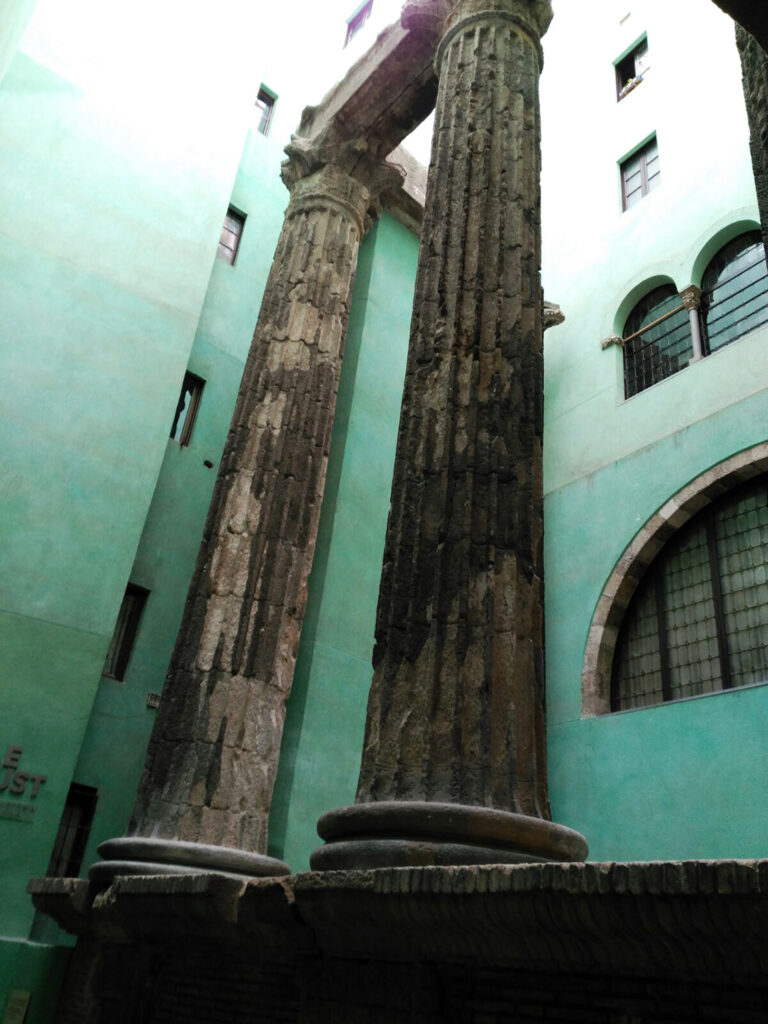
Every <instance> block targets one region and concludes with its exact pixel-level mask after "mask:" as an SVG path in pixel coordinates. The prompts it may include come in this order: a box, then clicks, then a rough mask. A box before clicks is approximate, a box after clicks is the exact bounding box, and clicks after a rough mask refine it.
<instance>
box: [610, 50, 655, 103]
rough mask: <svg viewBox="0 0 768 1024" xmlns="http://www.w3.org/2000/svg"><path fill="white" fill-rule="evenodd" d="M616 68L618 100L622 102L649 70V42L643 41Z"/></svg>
mask: <svg viewBox="0 0 768 1024" xmlns="http://www.w3.org/2000/svg"><path fill="white" fill-rule="evenodd" d="M615 66H616V98H617V100H619V101H621V100H623V99H624V97H625V96H628V95H629V94H630V93H631V92H632V90H633V89H635V88H636V87H637V86H638V85H640V83H641V82H642V81H643V78H644V76H645V73H646V71H647V70H648V66H649V65H648V40H647V39H646V38H643V39H641V40H640V42H639V43H637V44H636V45H635V46H634V47H633V48H632V49H631V50H630V51H629V53H628V54H627V55H626V57H622V58H621V60H619V61H617V62H616V65H615Z"/></svg>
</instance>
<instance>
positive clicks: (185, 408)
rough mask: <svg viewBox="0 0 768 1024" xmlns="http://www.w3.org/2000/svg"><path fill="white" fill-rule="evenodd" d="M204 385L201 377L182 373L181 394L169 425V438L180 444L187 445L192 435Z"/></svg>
mask: <svg viewBox="0 0 768 1024" xmlns="http://www.w3.org/2000/svg"><path fill="white" fill-rule="evenodd" d="M204 386H205V381H204V380H203V379H202V377H196V376H195V375H194V373H185V374H184V383H183V384H182V385H181V394H180V395H179V401H178V403H177V405H176V413H175V415H174V417H173V424H172V425H171V440H172V441H178V442H179V444H180V445H188V444H189V441H190V438H191V437H192V428H193V427H194V425H195V420H196V418H197V410H198V409H199V408H200V399H201V397H202V394H203V388H204Z"/></svg>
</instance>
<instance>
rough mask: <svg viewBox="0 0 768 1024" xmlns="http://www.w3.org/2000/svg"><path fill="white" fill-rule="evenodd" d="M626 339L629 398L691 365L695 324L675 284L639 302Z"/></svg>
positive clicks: (630, 320) (627, 324)
mask: <svg viewBox="0 0 768 1024" xmlns="http://www.w3.org/2000/svg"><path fill="white" fill-rule="evenodd" d="M623 339H624V343H623V348H624V394H625V397H626V398H631V397H632V395H636V394H637V393H638V391H644V390H645V388H649V387H650V386H651V385H652V384H656V383H658V381H660V380H664V378H665V377H671V376H672V374H673V373H677V371H678V370H682V369H683V367H685V366H687V365H688V361H689V359H690V358H691V355H692V354H693V349H692V345H691V322H690V317H689V316H688V311H687V310H686V309H685V307H684V306H683V305H682V302H681V299H680V296H679V295H678V293H677V291H676V290H675V287H674V285H671V284H663V285H661V286H660V287H659V288H654V289H653V291H652V292H649V293H648V294H647V295H646V296H645V297H644V298H642V299H641V300H640V301H639V302H638V304H637V305H636V306H635V308H634V309H633V310H632V312H631V313H630V314H629V316H628V317H627V322H626V324H625V325H624V334H623Z"/></svg>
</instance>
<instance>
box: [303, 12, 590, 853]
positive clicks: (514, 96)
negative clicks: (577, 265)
mask: <svg viewBox="0 0 768 1024" xmlns="http://www.w3.org/2000/svg"><path fill="white" fill-rule="evenodd" d="M551 17H552V11H551V7H550V4H549V2H547V0H458V2H456V3H454V5H453V9H452V11H451V13H450V15H449V16H448V19H447V22H446V25H445V30H444V33H443V35H442V39H441V42H440V44H439V46H438V49H437V54H436V60H435V67H436V70H437V74H438V78H439V87H438V97H437V108H436V116H435V128H434V136H433V144H432V159H431V165H430V172H429V182H428V186H427V199H426V207H425V218H424V226H423V229H422V238H421V250H420V257H419V268H418V274H417V280H416V297H415V305H414V315H413V320H412V324H411V339H410V350H409V358H408V366H407V371H406V383H405V393H404V398H403V407H402V414H401V421H400V431H399V438H398V448H397V457H396V463H395V473H394V483H393V488H392V500H391V509H390V516H389V523H388V527H387V540H386V548H385V554H384V566H383V575H382V581H381V590H380V593H379V606H378V619H377V627H376V647H375V651H374V659H373V660H374V679H373V686H372V689H371V695H370V699H369V704H368V715H367V722H366V734H365V742H364V750H363V759H362V768H361V772H360V781H359V786H358V792H357V798H356V800H357V802H356V804H355V805H353V806H351V807H346V808H340V809H339V810H336V811H332V812H330V813H328V814H326V815H324V816H323V817H322V818H321V819H320V822H319V823H318V831H319V833H320V835H321V836H322V838H324V839H325V840H326V841H327V845H326V846H324V847H321V848H320V849H319V850H317V851H315V853H314V854H313V857H312V866H313V868H315V869H321V870H322V869H335V868H349V867H378V866H384V865H404V864H431V863H447V864H452V863H454V864H455V863H484V862H503V861H505V862H513V861H517V860H537V859H558V860H574V859H583V858H584V856H585V855H586V843H585V842H584V840H583V838H582V837H581V836H580V835H578V833H575V832H573V831H571V830H570V829H566V828H562V827H560V826H557V825H553V824H552V823H551V822H549V821H548V820H546V819H547V818H548V817H549V802H548V798H547V780H546V761H545V726H544V639H543V588H542V404H543V375H542V301H541V286H540V277H539V267H540V185H539V172H540V166H539V165H540V145H539V108H538V78H539V73H540V70H541V63H542V53H541V45H540V37H541V35H542V34H543V32H544V31H545V30H546V28H547V26H548V24H549V22H550V19H551Z"/></svg>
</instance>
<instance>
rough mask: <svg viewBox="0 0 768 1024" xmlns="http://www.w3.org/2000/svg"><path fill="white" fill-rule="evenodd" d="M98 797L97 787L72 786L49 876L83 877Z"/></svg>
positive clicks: (54, 849) (60, 825) (58, 833)
mask: <svg viewBox="0 0 768 1024" xmlns="http://www.w3.org/2000/svg"><path fill="white" fill-rule="evenodd" d="M98 795H99V791H98V790H97V789H94V788H93V786H81V785H80V783H79V782H73V783H72V785H71V786H70V787H69V792H68V793H67V800H66V803H65V804H64V811H63V813H62V815H61V822H60V823H59V830H58V832H57V833H56V840H55V842H54V844H53V853H52V854H51V861H50V864H49V865H48V871H47V872H46V874H47V875H48V876H49V877H53V878H75V877H77V875H79V874H80V868H81V867H82V865H83V857H84V856H85V847H86V846H87V844H88V836H89V835H90V831H91V825H92V824H93V815H94V813H95V811H96V801H97V799H98Z"/></svg>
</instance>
